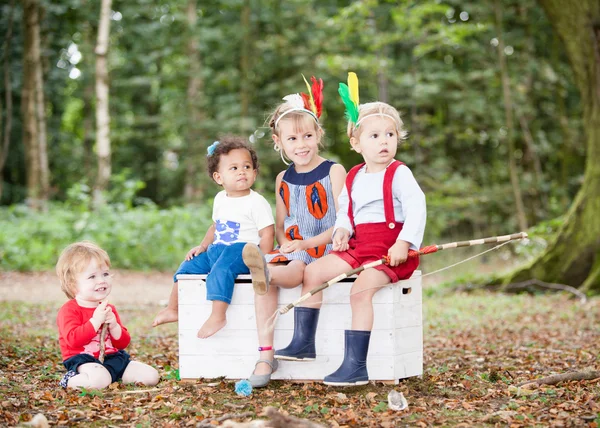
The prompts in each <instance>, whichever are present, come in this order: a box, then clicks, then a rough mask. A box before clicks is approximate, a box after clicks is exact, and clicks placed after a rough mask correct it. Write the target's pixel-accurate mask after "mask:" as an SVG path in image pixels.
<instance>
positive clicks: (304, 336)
mask: <svg viewBox="0 0 600 428" xmlns="http://www.w3.org/2000/svg"><path fill="white" fill-rule="evenodd" d="M319 312H320V310H319V309H314V308H302V307H296V308H294V336H293V337H292V341H291V342H290V344H289V345H288V346H287V347H285V348H283V349H279V350H277V351H275V358H277V359H278V360H290V361H312V360H314V359H315V358H316V357H317V351H316V350H315V333H316V332H317V323H318V322H319Z"/></svg>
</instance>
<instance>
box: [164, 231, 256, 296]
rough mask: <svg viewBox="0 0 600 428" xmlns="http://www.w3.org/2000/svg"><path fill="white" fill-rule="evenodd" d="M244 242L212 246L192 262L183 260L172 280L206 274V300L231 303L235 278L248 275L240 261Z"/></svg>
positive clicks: (242, 261)
mask: <svg viewBox="0 0 600 428" xmlns="http://www.w3.org/2000/svg"><path fill="white" fill-rule="evenodd" d="M244 245H246V243H245V242H238V243H236V244H232V245H224V244H212V245H210V246H209V247H208V248H207V250H206V251H205V252H203V253H200V254H198V255H197V256H196V257H194V258H193V259H192V260H185V261H184V262H183V263H181V265H180V266H179V269H177V272H175V276H174V277H173V280H174V281H175V282H177V275H179V274H188V275H198V274H203V273H207V274H208V276H207V277H206V300H220V301H222V302H225V303H231V296H232V295H233V286H234V285H235V278H236V277H237V276H238V275H241V274H247V273H250V271H249V270H248V267H247V266H246V264H245V263H244V260H243V259H242V250H243V249H244Z"/></svg>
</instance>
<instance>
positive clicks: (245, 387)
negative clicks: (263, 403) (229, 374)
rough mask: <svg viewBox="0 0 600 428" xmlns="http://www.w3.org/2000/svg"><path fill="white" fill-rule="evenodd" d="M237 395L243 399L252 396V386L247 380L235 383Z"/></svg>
mask: <svg viewBox="0 0 600 428" xmlns="http://www.w3.org/2000/svg"><path fill="white" fill-rule="evenodd" d="M235 393H236V394H237V395H241V396H242V397H247V396H249V395H250V394H252V384H250V382H248V381H247V380H246V379H243V380H240V381H238V382H236V383H235Z"/></svg>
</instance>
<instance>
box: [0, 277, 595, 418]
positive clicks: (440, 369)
mask: <svg viewBox="0 0 600 428" xmlns="http://www.w3.org/2000/svg"><path fill="white" fill-rule="evenodd" d="M164 290H166V288H165V289H164ZM164 290H163V291H164ZM60 305H61V302H60V301H52V302H49V303H39V302H34V303H31V302H29V303H26V302H16V301H6V300H5V301H1V302H0V426H13V425H17V424H20V423H25V422H27V421H30V420H31V419H32V417H33V416H35V415H36V414H38V413H42V414H44V415H45V417H46V418H47V420H48V421H49V423H50V424H51V425H76V424H83V425H85V426H107V425H112V426H141V427H150V426H197V425H220V424H221V423H223V422H222V421H223V420H226V419H231V420H233V421H237V422H243V421H249V420H251V419H256V418H261V414H262V412H263V411H264V410H265V409H266V408H267V406H272V407H275V408H277V409H278V410H279V411H280V412H282V413H285V414H289V415H293V416H296V417H299V418H303V419H309V420H311V421H314V422H317V423H320V424H323V425H326V426H383V427H392V426H405V425H406V426H433V425H442V426H464V427H467V426H468V427H470V426H506V425H510V426H514V427H519V426H540V427H542V426H544V427H545V426H577V427H580V426H589V427H598V426H599V425H600V379H596V380H591V381H571V382H564V383H560V384H558V385H554V386H542V387H540V388H537V389H533V390H524V389H519V388H516V385H518V384H520V383H522V382H525V381H527V380H530V379H535V378H540V377H545V376H548V375H551V374H556V373H566V372H570V371H582V370H584V369H594V370H600V299H592V300H591V301H589V302H588V303H587V304H585V305H582V304H580V303H578V302H576V301H575V300H572V299H571V298H570V296H569V295H565V294H559V295H557V294H553V295H537V296H532V295H528V294H520V295H504V294H497V293H491V292H481V291H479V292H474V293H464V292H455V291H451V290H450V289H448V288H435V289H429V290H428V291H427V292H426V294H425V295H424V308H423V310H424V319H425V325H424V330H425V331H424V347H425V356H424V364H425V369H424V374H423V376H422V377H418V378H417V377H415V378H410V379H406V380H404V381H402V382H401V383H400V384H399V385H388V384H383V383H371V384H369V385H367V386H364V387H356V388H349V389H335V388H331V387H327V386H324V385H321V384H319V383H310V384H301V383H290V382H283V381H277V382H272V387H271V388H268V389H264V390H254V393H253V394H252V396H250V397H248V398H245V397H240V396H237V395H236V394H235V393H234V384H233V382H231V381H225V380H199V381H197V382H178V381H177V380H176V376H177V372H176V368H177V338H176V326H174V325H169V326H162V327H160V328H158V329H151V328H149V327H148V326H149V325H150V322H151V320H152V318H153V316H154V314H155V312H156V311H157V310H158V306H157V305H151V304H138V305H137V306H133V305H131V304H130V305H126V304H123V303H121V304H119V312H120V314H121V316H122V318H123V319H124V322H125V323H126V325H127V326H128V328H129V329H130V331H131V332H132V337H133V338H134V341H133V343H132V345H131V346H130V348H129V351H130V353H131V354H132V355H133V356H134V358H136V359H138V360H141V361H144V362H148V363H151V364H153V365H154V366H155V367H157V368H158V369H159V371H160V372H161V375H162V380H161V382H160V383H159V384H158V386H157V387H156V388H146V387H142V386H137V387H133V386H123V385H122V384H113V385H111V387H110V388H109V389H108V390H105V391H102V392H97V391H83V392H77V391H65V390H62V389H61V388H59V387H58V386H57V382H58V380H59V379H60V377H61V376H62V374H63V372H64V369H63V367H62V364H61V363H60V354H59V349H58V342H57V333H56V330H55V324H54V319H55V314H56V312H57V310H58V308H59V307H60ZM391 389H396V390H398V391H401V392H402V393H403V394H404V396H405V397H406V399H407V400H408V404H409V407H408V410H405V411H401V412H395V411H392V410H388V409H387V395H388V392H389V391H390V390H391ZM236 415H238V416H239V417H236ZM232 416H233V417H232Z"/></svg>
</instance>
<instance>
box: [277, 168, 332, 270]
mask: <svg viewBox="0 0 600 428" xmlns="http://www.w3.org/2000/svg"><path fill="white" fill-rule="evenodd" d="M334 164H335V162H332V161H329V160H326V161H324V162H322V163H321V164H320V165H319V166H317V167H316V168H315V169H313V170H312V171H309V172H304V173H299V172H296V168H294V164H292V165H290V166H289V167H288V169H287V170H286V172H285V174H284V175H283V178H282V180H281V185H280V186H279V189H278V193H279V197H280V198H281V199H282V200H283V203H284V205H285V207H286V210H287V215H286V217H285V220H284V228H285V235H286V237H287V239H289V240H294V239H308V238H312V237H313V236H317V235H319V234H321V233H323V232H325V231H326V230H327V229H329V228H330V227H333V225H334V224H335V214H336V213H335V201H334V198H333V190H332V187H331V178H330V177H329V171H330V170H331V167H332V166H333V165H334ZM330 251H331V243H329V244H327V245H320V246H318V247H314V248H309V249H308V250H306V251H296V252H293V253H286V254H284V253H280V252H279V250H278V249H275V250H274V251H272V252H271V253H269V254H267V255H266V259H267V262H270V263H280V262H288V261H291V260H301V261H303V262H304V263H306V264H309V263H311V262H313V261H315V260H316V259H318V258H319V257H323V256H324V255H326V254H328V253H329V252H330Z"/></svg>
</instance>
